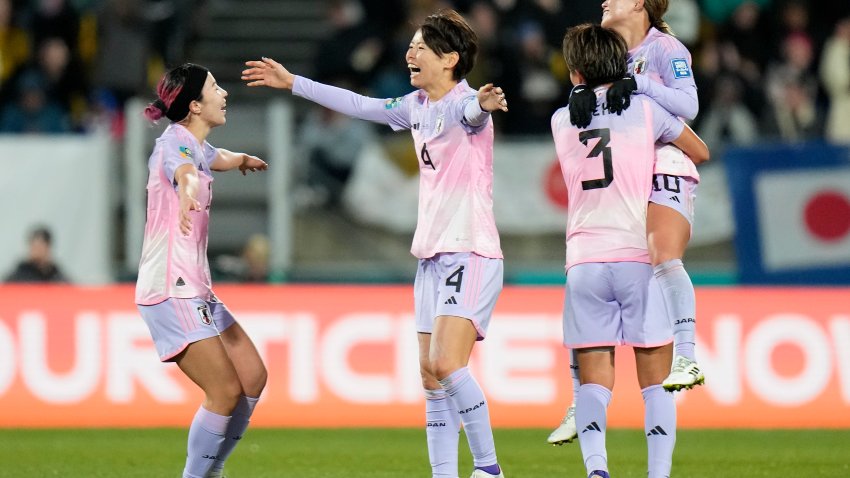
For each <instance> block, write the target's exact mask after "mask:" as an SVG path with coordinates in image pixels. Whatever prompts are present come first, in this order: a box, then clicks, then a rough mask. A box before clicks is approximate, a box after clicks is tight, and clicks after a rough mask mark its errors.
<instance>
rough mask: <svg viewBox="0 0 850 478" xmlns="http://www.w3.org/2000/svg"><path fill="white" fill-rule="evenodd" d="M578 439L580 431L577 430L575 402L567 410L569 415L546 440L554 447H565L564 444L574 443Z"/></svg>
mask: <svg viewBox="0 0 850 478" xmlns="http://www.w3.org/2000/svg"><path fill="white" fill-rule="evenodd" d="M576 438H578V430H577V429H576V404H575V402H573V403H572V404H571V405H570V408H568V409H567V414H566V415H565V416H564V419H563V420H562V421H561V424H560V425H558V428H556V429H555V430H554V431H553V432H552V433H550V434H549V438H547V439H546V441H548V442H549V443H551V444H552V445H563V444H564V443H572V441H573V440H575V439H576Z"/></svg>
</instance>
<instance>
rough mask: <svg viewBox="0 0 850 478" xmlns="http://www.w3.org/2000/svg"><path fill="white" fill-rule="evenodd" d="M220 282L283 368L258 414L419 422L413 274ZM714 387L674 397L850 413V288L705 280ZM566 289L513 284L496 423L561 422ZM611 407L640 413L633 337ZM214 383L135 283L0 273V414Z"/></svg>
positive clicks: (484, 349) (103, 417)
mask: <svg viewBox="0 0 850 478" xmlns="http://www.w3.org/2000/svg"><path fill="white" fill-rule="evenodd" d="M216 293H217V295H218V296H219V298H220V299H221V300H223V301H224V302H225V303H226V304H227V305H228V307H229V308H230V309H231V311H232V312H233V313H234V315H236V317H237V319H238V320H239V322H240V323H242V324H243V326H244V327H245V329H246V330H247V331H248V333H249V334H250V335H251V337H252V338H253V340H254V341H255V343H256V344H257V347H258V349H259V350H260V353H261V354H262V356H263V357H264V360H265V361H266V364H267V367H268V369H269V382H268V386H267V388H266V391H265V393H264V395H263V397H262V400H261V402H260V405H259V406H258V408H257V412H256V413H255V415H254V418H253V419H252V423H253V424H255V425H257V426H266V427H368V426H418V425H420V424H421V423H422V420H423V410H424V405H423V398H422V390H421V385H420V379H419V371H418V362H417V350H416V333H415V329H414V326H413V316H412V311H413V291H412V287H410V286H307V285H287V286H241V285H222V286H218V287H216ZM697 294H698V295H697V300H698V318H697V336H698V338H697V341H698V344H697V354H698V357H699V359H700V363H701V364H702V366H703V368H704V369H705V372H706V380H707V385H706V386H704V387H700V388H698V389H694V390H692V391H689V392H684V393H679V394H677V399H678V401H679V424H680V426H681V427H723V428H725V427H746V428H771V427H783V428H787V427H800V428H816V427H827V428H839V427H850V300H848V299H850V290H848V289H838V288H833V289H804V288H796V289H795V288H723V289H710V288H702V289H699V290H698V291H697ZM562 304H563V290H562V289H561V288H558V287H507V288H506V289H505V290H504V292H503V293H502V295H501V297H500V298H499V302H498V304H497V306H496V311H495V314H494V317H493V320H492V323H491V326H490V331H489V334H488V337H487V340H485V341H484V342H482V343H480V344H479V345H477V346H476V350H475V352H474V353H473V360H472V363H471V364H470V367H471V368H472V370H473V373H474V374H475V376H476V378H477V379H478V381H479V382H480V383H481V385H482V386H483V387H484V389H485V393H486V394H487V398H488V400H489V402H490V406H491V415H492V421H493V423H494V425H495V426H497V427H553V426H554V425H556V424H557V423H558V421H559V420H560V418H561V415H562V414H563V412H564V409H565V407H566V406H567V405H568V404H569V401H570V397H571V388H570V387H571V385H570V383H569V379H568V377H569V371H568V368H567V360H566V357H567V352H566V350H565V349H564V348H563V347H562V346H561V338H562V332H561V308H562ZM617 370H618V371H617V384H616V387H615V389H614V398H613V400H612V402H611V407H610V409H609V423H610V424H611V426H616V427H642V426H643V402H642V400H641V396H640V390H639V389H638V385H637V380H636V378H635V371H634V359H633V354H632V352H631V350H630V349H629V348H627V347H622V348H619V349H618V350H617ZM201 400H202V394H201V392H200V391H199V390H198V389H197V387H195V386H194V385H193V384H192V383H191V382H189V381H188V380H187V379H186V378H185V377H183V376H182V375H181V374H180V372H179V370H178V369H177V367H176V366H175V365H174V364H163V363H160V362H159V361H158V358H157V354H156V352H155V350H154V348H153V344H152V343H151V341H150V337H149V335H148V330H147V328H146V326H145V324H144V322H143V321H142V320H141V317H140V316H139V315H138V313H137V311H136V308H135V306H134V304H133V288H132V287H131V286H115V287H104V288H77V287H71V286H23V285H21V286H17V285H14V286H13V285H4V286H0V426H1V427H106V426H109V427H116V426H117V427H124V426H132V427H135V426H183V425H185V424H186V423H187V420H190V419H191V416H192V414H193V413H194V411H195V409H196V408H197V407H198V404H199V403H200V401H201Z"/></svg>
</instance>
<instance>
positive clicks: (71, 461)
mask: <svg viewBox="0 0 850 478" xmlns="http://www.w3.org/2000/svg"><path fill="white" fill-rule="evenodd" d="M548 433H549V430H543V429H499V430H496V432H495V434H496V446H497V449H498V454H499V462H500V463H501V465H502V466H503V468H504V470H505V475H506V476H507V477H509V478H535V477H540V478H548V477H565V478H568V477H574V478H584V477H585V476H586V475H585V472H584V468H583V466H582V464H581V461H582V460H581V452H580V450H579V447H578V444H577V443H573V444H569V445H564V446H561V447H553V446H551V445H548V444H547V443H546V436H547V435H548ZM461 437H462V438H461V446H460V456H461V465H460V471H461V473H460V476H461V478H464V477H466V476H469V473H470V472H471V470H472V464H471V460H470V458H469V451H468V448H467V447H466V443H465V441H464V439H463V435H461ZM185 442H186V430H179V429H143V430H136V429H131V430H116V429H94V430H88V429H87V430H9V429H6V430H0V478H47V477H72V478H106V477H109V478H112V477H121V478H134V477H139V478H142V477H144V478H160V477H162V478H179V477H180V472H181V471H182V467H183V461H184V457H185ZM608 454H609V461H610V468H611V475H612V477H614V478H644V477H645V476H646V445H645V441H644V435H643V433H642V431H640V430H616V429H615V430H609V431H608ZM225 471H226V473H227V476H228V477H229V478H271V477H275V478H278V477H280V478H289V477H292V478H343V477H345V478H359V477H363V478H366V477H369V478H406V477H422V478H428V477H430V468H429V465H428V454H427V451H426V449H425V432H424V431H423V430H412V429H342V430H325V429H322V430H312V429H311V430H293V429H253V430H249V431H248V433H247V434H246V436H245V438H244V439H243V440H242V443H241V444H240V446H239V447H238V448H237V449H236V452H235V453H234V455H233V456H232V457H231V459H230V460H229V462H228V466H227V468H226V469H225ZM673 476H674V477H688V478H723V477H747V478H756V477H777V478H785V477H788V478H792V477H794V478H796V477H806V478H811V477H836V478H838V477H842V478H846V477H850V430H803V431H799V430H768V431H749V430H734V431H732V430H680V431H679V433H678V441H677V446H676V454H675V456H674V462H673Z"/></svg>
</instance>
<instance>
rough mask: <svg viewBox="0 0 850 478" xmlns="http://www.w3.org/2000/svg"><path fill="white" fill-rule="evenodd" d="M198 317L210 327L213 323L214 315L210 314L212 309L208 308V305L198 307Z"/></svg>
mask: <svg viewBox="0 0 850 478" xmlns="http://www.w3.org/2000/svg"><path fill="white" fill-rule="evenodd" d="M198 316H200V317H201V323H202V324H204V325H210V324H211V323H212V315H211V314H210V308H209V307H207V305H206V304H204V305H202V306H199V307H198Z"/></svg>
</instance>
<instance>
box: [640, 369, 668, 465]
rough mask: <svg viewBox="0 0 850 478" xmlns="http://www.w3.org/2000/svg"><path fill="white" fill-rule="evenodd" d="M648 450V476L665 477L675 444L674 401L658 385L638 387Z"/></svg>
mask: <svg viewBox="0 0 850 478" xmlns="http://www.w3.org/2000/svg"><path fill="white" fill-rule="evenodd" d="M641 395H643V402H644V430H645V432H646V448H647V452H648V460H647V462H648V470H649V475H648V478H668V477H669V476H670V469H671V468H672V466H673V448H674V447H675V446H676V401H675V400H674V399H673V394H672V393H670V392H667V391H666V390H664V388H662V387H661V385H651V386H649V387H646V388H644V389H643V390H641Z"/></svg>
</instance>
